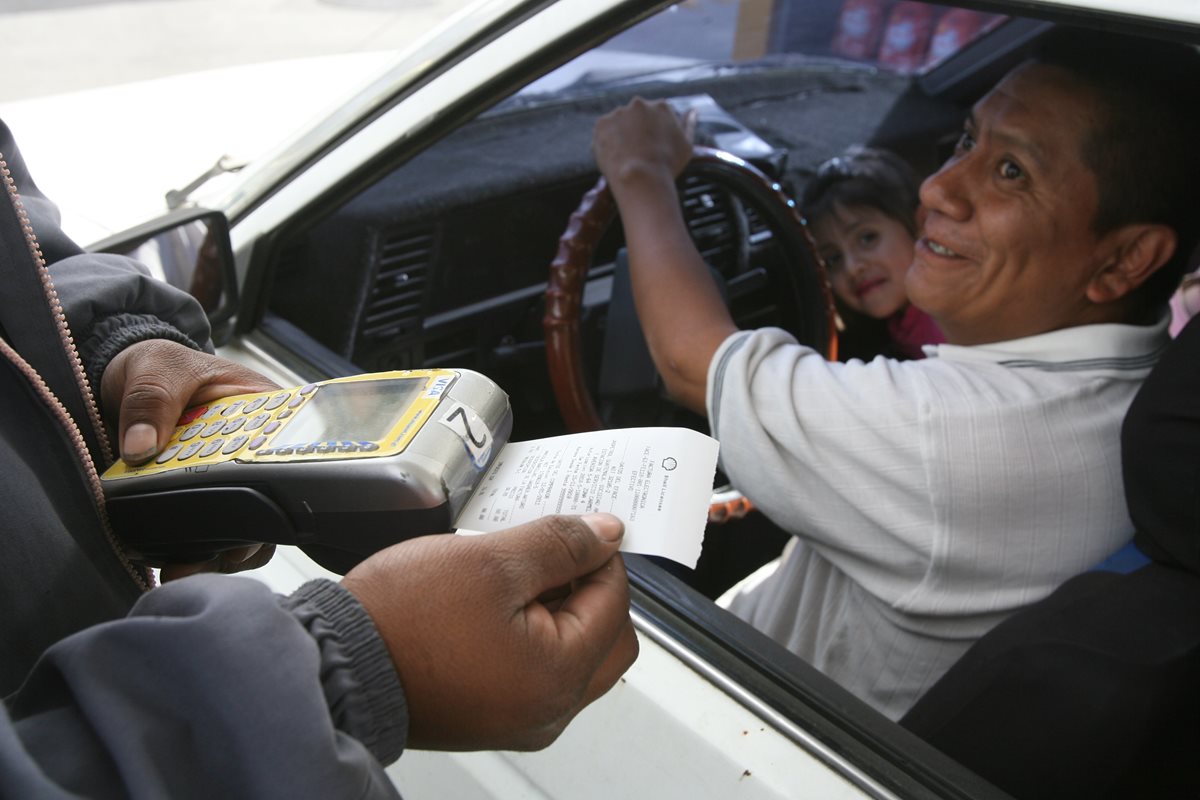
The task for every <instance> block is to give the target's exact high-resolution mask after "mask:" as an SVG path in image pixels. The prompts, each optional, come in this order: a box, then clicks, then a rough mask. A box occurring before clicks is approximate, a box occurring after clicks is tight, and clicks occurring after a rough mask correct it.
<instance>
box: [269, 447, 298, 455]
mask: <svg viewBox="0 0 1200 800" xmlns="http://www.w3.org/2000/svg"><path fill="white" fill-rule="evenodd" d="M294 452H296V447H295V446H294V445H290V444H285V445H284V446H283V447H276V448H275V452H274V453H273V455H277V456H290V455H291V454H292V453H294Z"/></svg>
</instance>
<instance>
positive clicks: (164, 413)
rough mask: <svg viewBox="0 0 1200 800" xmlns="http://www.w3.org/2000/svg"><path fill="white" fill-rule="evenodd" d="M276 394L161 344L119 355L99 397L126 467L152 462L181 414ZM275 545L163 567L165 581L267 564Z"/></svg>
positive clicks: (225, 365) (251, 377)
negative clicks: (113, 423) (250, 395)
mask: <svg viewBox="0 0 1200 800" xmlns="http://www.w3.org/2000/svg"><path fill="white" fill-rule="evenodd" d="M277 388H279V387H278V386H276V385H275V384H274V383H272V382H271V381H269V380H267V379H266V378H264V377H263V376H262V375H259V374H258V373H257V372H254V371H253V370H250V369H247V368H246V367H243V366H241V365H239V364H235V363H233V362H232V361H228V360H226V359H223V358H219V357H217V356H214V355H209V354H208V353H202V352H200V351H198V350H193V349H191V348H190V347H184V346H183V345H181V344H177V343H175V342H172V341H168V340H166V339H147V340H146V341H143V342H138V343H137V344H134V345H131V346H129V347H127V348H125V349H124V350H122V351H121V352H120V353H119V354H118V355H117V357H116V358H114V359H113V360H112V361H111V362H110V363H109V365H108V367H107V368H106V369H105V370H104V377H103V378H102V379H101V382H100V397H101V402H102V403H103V406H104V408H105V409H107V410H108V413H109V415H110V416H111V414H112V412H113V411H116V412H117V413H118V417H117V419H118V425H117V441H118V442H119V443H120V451H121V458H122V459H123V460H124V461H125V462H126V463H127V464H141V463H143V462H144V461H147V460H148V459H150V458H152V457H153V456H154V455H155V454H157V453H158V452H159V451H160V450H162V448H163V446H164V445H165V444H166V443H167V441H168V440H169V439H170V438H171V434H172V433H173V432H174V431H175V425H176V423H177V422H178V420H179V416H180V414H181V413H182V412H183V410H184V409H185V408H188V407H190V406H194V405H197V404H199V403H204V402H207V401H209V400H216V399H217V398H220V397H226V396H228V395H231V394H243V393H246V392H263V391H269V390H271V389H277ZM274 553H275V545H264V544H253V545H248V546H246V547H239V548H236V549H233V550H226V551H224V552H222V553H221V554H220V555H219V556H217V558H215V559H213V560H211V561H205V562H201V563H195V564H166V565H163V567H162V571H161V573H160V576H159V577H160V578H161V579H162V580H163V581H164V582H165V581H170V580H174V579H176V578H182V577H184V576H186V575H192V574H195V573H197V572H238V571H240V570H245V569H254V568H256V567H261V566H262V565H263V564H266V563H267V562H268V561H270V560H271V556H272V555H274Z"/></svg>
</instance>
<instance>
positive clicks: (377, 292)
mask: <svg viewBox="0 0 1200 800" xmlns="http://www.w3.org/2000/svg"><path fill="white" fill-rule="evenodd" d="M433 247H434V234H433V230H432V229H430V228H421V229H418V230H405V231H395V232H391V233H388V234H385V235H383V236H382V237H381V238H380V241H379V246H378V248H379V249H378V251H377V259H378V263H377V264H376V269H375V280H374V282H373V283H372V285H371V289H370V291H369V292H368V294H367V301H366V305H365V307H364V308H363V315H362V318H361V322H360V324H359V342H360V344H374V343H379V342H381V341H382V340H386V339H396V338H405V337H407V336H409V335H411V334H412V333H413V332H414V331H415V330H416V329H417V328H418V327H419V325H420V320H421V311H422V307H423V305H424V300H425V285H426V279H427V277H428V273H429V268H430V265H431V264H432V263H433Z"/></svg>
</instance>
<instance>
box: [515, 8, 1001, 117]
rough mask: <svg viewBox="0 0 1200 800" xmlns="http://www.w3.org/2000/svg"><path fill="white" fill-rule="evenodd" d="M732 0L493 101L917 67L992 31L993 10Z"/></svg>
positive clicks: (613, 43)
mask: <svg viewBox="0 0 1200 800" xmlns="http://www.w3.org/2000/svg"><path fill="white" fill-rule="evenodd" d="M745 5H746V4H739V3H735V2H731V0H687V2H682V3H679V4H677V5H674V6H672V7H670V8H669V9H667V10H666V11H664V12H662V13H660V14H656V15H655V16H653V17H650V18H649V19H647V20H645V21H644V22H642V23H641V24H639V25H637V26H635V27H633V28H631V29H629V30H627V31H625V32H623V33H620V34H618V35H617V36H615V37H613V38H612V39H609V40H608V41H607V42H605V43H604V44H602V45H601V46H599V47H597V48H595V49H593V50H590V51H588V52H587V53H584V54H583V55H581V56H579V57H578V58H576V59H574V60H572V61H571V62H569V63H567V64H565V65H563V66H562V67H560V68H559V69H557V70H555V71H553V72H551V73H550V74H548V75H546V76H545V77H543V78H541V79H539V80H537V81H534V82H533V83H531V84H529V85H528V86H526V87H525V88H524V89H523V90H521V92H519V93H518V94H517V95H516V96H515V97H514V98H512V99H510V100H509V101H508V102H507V103H504V104H502V105H501V106H500V109H504V108H509V107H512V106H513V105H537V104H540V103H547V102H554V101H558V100H562V99H565V98H571V97H583V96H587V95H589V94H592V93H595V92H597V91H607V90H609V89H612V88H614V87H616V86H621V85H627V86H631V87H636V86H637V85H638V84H649V83H658V82H675V83H684V82H687V81H692V80H697V79H699V78H702V77H705V76H706V75H719V74H720V73H721V72H722V71H727V70H730V69H738V70H748V69H754V68H756V67H759V68H764V69H767V68H771V67H773V66H780V65H786V66H792V67H794V66H796V65H798V64H802V63H803V62H805V61H812V62H814V63H820V62H841V63H851V64H860V65H863V66H867V67H873V68H878V69H882V70H887V71H891V72H896V73H901V74H921V73H924V72H926V71H928V70H930V69H932V68H934V67H936V66H937V65H938V64H940V63H941V62H943V61H944V60H945V59H947V58H948V57H950V56H951V55H953V54H954V53H956V52H958V51H959V50H961V49H962V48H964V47H965V46H966V45H968V44H970V43H971V42H972V41H974V40H975V39H977V38H979V37H981V36H983V35H984V34H986V33H988V32H990V31H992V30H994V29H996V28H997V27H999V26H1000V25H1001V24H1002V23H1003V22H1004V21H1005V20H1006V19H1007V18H1006V17H1004V16H1002V15H999V14H987V13H984V12H979V11H971V10H967V9H956V8H940V7H937V6H932V5H926V4H924V3H914V2H900V3H895V2H891V0H834V1H833V2H822V3H811V2H791V1H788V2H780V3H776V4H775V8H774V9H772V12H771V15H770V21H771V24H770V26H769V29H768V25H767V21H766V20H767V17H766V16H765V15H764V16H763V18H762V19H758V18H756V12H755V11H754V7H753V6H750V7H749V9H747V8H745V7H744V6H745Z"/></svg>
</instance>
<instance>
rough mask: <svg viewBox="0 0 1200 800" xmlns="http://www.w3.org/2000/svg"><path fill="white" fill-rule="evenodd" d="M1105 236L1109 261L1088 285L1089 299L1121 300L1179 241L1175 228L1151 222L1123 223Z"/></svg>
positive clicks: (1147, 276)
mask: <svg viewBox="0 0 1200 800" xmlns="http://www.w3.org/2000/svg"><path fill="white" fill-rule="evenodd" d="M1104 239H1105V240H1106V243H1107V244H1109V245H1110V248H1111V249H1110V255H1109V258H1108V261H1107V263H1106V264H1105V266H1104V267H1103V268H1102V269H1101V270H1100V271H1099V272H1097V273H1096V275H1095V276H1094V277H1093V278H1092V281H1091V283H1089V284H1088V287H1087V297H1088V299H1089V300H1091V301H1092V302H1093V303H1097V304H1099V303H1111V302H1113V301H1114V300H1120V299H1121V298H1122V297H1124V296H1126V295H1127V294H1129V293H1130V292H1132V291H1133V290H1134V289H1136V288H1137V287H1139V286H1141V285H1142V284H1143V283H1145V282H1146V280H1147V279H1148V278H1149V277H1150V276H1151V275H1153V274H1154V273H1155V271H1157V270H1158V268H1159V267H1161V266H1162V265H1163V264H1165V263H1167V260H1168V259H1170V258H1171V256H1172V255H1174V254H1175V247H1176V245H1177V243H1178V238H1177V237H1176V235H1175V229H1174V228H1172V227H1170V226H1169V225H1160V224H1152V223H1144V224H1136V225H1124V226H1122V227H1120V228H1118V229H1116V230H1115V231H1110V232H1109V233H1108V234H1107V235H1106V236H1105V237H1104Z"/></svg>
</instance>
